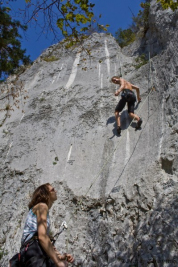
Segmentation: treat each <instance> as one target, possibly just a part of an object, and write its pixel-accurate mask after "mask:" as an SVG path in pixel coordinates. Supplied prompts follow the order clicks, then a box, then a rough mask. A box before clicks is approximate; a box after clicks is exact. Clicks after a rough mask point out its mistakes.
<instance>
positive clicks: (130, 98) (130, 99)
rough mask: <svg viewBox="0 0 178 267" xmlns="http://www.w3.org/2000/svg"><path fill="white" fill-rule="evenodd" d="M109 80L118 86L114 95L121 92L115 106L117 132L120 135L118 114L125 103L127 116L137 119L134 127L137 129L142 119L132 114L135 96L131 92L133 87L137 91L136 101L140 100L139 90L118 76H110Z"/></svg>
mask: <svg viewBox="0 0 178 267" xmlns="http://www.w3.org/2000/svg"><path fill="white" fill-rule="evenodd" d="M111 81H112V82H113V83H115V84H119V85H120V87H119V89H118V90H117V91H116V92H115V96H118V95H119V94H120V93H121V92H122V93H121V99H120V101H119V103H118V104H117V106H116V108H115V118H116V123H117V133H118V134H119V135H120V134H121V123H120V115H119V113H120V112H121V111H122V110H123V108H124V107H125V104H126V103H127V105H128V113H129V116H130V117H131V118H132V119H136V120H137V125H136V127H135V128H136V129H139V128H140V126H141V124H142V119H141V118H140V117H138V116H137V115H136V114H134V106H135V102H136V96H135V93H134V92H133V89H135V90H136V92H137V101H138V102H140V101H141V98H140V90H139V88H138V87H137V86H135V85H133V84H131V83H129V82H127V81H126V80H124V79H122V78H120V77H118V76H113V77H112V78H111Z"/></svg>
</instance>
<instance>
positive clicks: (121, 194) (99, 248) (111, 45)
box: [0, 1, 178, 267]
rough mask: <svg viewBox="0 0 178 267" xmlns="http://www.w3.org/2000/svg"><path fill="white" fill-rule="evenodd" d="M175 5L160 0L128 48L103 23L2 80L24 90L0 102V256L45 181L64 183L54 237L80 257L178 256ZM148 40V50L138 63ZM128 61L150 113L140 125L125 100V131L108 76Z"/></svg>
mask: <svg viewBox="0 0 178 267" xmlns="http://www.w3.org/2000/svg"><path fill="white" fill-rule="evenodd" d="M177 16H178V13H177V12H174V13H173V12H172V11H170V10H167V11H162V10H161V8H160V6H159V5H158V4H156V1H152V2H151V12H150V17H149V23H150V30H149V31H148V32H147V35H146V36H145V37H144V38H143V39H142V40H141V41H140V40H138V41H136V42H135V43H134V44H132V45H131V46H129V47H127V48H124V49H123V50H121V48H120V47H119V46H118V44H117V43H116V41H115V40H114V38H113V37H112V36H110V35H107V34H97V33H95V34H93V35H92V36H90V37H89V38H88V39H86V41H85V43H84V44H83V45H82V47H75V48H73V49H69V50H66V49H65V45H64V44H62V43H59V44H56V45H53V46H51V47H49V48H48V49H47V50H46V51H45V52H44V53H43V54H42V55H41V56H40V57H39V58H38V59H37V60H36V61H35V62H34V63H33V65H32V66H31V67H30V68H29V69H27V70H26V71H25V72H24V73H22V74H21V75H18V76H17V75H16V76H12V77H9V79H8V81H7V82H6V83H5V84H2V85H0V86H1V88H0V89H1V90H4V93H3V94H5V93H6V90H7V88H12V87H14V88H15V89H14V90H17V89H18V90H19V88H20V89H21V90H19V98H18V100H19V103H18V106H19V108H17V107H15V106H14V110H13V111H11V110H8V109H7V110H5V111H4V112H1V113H0V124H1V128H0V139H1V142H0V161H1V165H0V178H1V180H0V181H1V190H0V202H1V217H0V251H1V261H0V264H1V266H2V267H5V266H7V264H8V263H7V262H8V259H9V258H10V257H11V256H12V255H13V254H15V252H17V251H18V249H19V247H20V239H21V234H22V229H23V226H24V220H25V217H26V214H27V212H28V210H27V204H28V201H29V199H30V194H31V193H32V192H33V191H34V189H35V188H36V187H37V186H38V185H40V184H42V183H45V182H50V183H52V184H53V185H54V186H55V188H56V189H57V192H58V200H57V202H56V203H55V205H54V206H53V207H52V209H51V222H52V231H53V233H56V232H57V231H58V228H59V226H60V224H61V222H62V221H63V220H65V221H67V223H68V230H67V231H66V232H63V233H62V234H61V235H60V236H59V238H58V240H57V243H56V246H57V247H58V249H59V250H60V251H63V252H64V251H68V252H70V253H72V254H73V255H74V256H75V258H76V261H75V266H87V267H88V266H90V267H94V266H97V267H100V266H101V267H103V266H109V267H116V266H117V267H118V266H160V267H162V266H177V265H178V256H177V255H178V253H177V249H178V243H177V242H178V231H177V222H178V217H177V209H178V198H177V193H178V187H177V185H178V183H177V172H178V167H177V166H178V164H177V163H178V141H177V136H178V112H177V107H178V103H177V102H178V90H177V88H178V63H177V57H178V56H177V55H178V53H177V50H178V45H177V29H178V22H177ZM163 25H164V28H163ZM143 44H144V49H143V48H142V46H143ZM148 47H150V49H149V48H148ZM142 51H144V52H149V51H150V56H151V60H150V61H149V62H148V63H147V64H145V65H143V66H142V67H141V68H139V69H137V68H136V64H137V63H136V61H135V59H136V58H137V56H138V55H139V53H141V52H142ZM88 52H89V53H88ZM120 72H121V73H122V75H123V77H124V78H125V79H127V80H129V81H131V82H132V83H133V84H136V85H137V86H139V87H140V91H141V97H142V102H141V103H140V104H137V105H136V109H135V113H136V114H138V115H140V116H141V117H142V118H143V125H142V129H141V130H138V131H135V122H131V120H130V119H129V117H128V113H127V110H124V111H123V112H122V115H121V122H122V134H121V137H119V136H117V133H116V123H115V118H114V109H115V106H116V104H117V102H118V100H119V98H118V97H115V96H114V92H115V90H116V86H115V85H114V84H112V83H111V82H110V79H111V77H112V76H113V75H119V74H120ZM153 88H154V90H152V89H153ZM8 101H9V102H7V99H3V100H1V103H2V105H6V106H7V104H9V103H12V102H13V99H12V97H11V96H9V100H8ZM24 102H26V103H24Z"/></svg>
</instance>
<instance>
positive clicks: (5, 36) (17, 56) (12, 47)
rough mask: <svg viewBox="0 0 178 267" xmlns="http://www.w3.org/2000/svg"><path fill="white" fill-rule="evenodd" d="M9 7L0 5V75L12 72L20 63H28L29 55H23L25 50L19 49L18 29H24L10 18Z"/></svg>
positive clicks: (19, 36) (24, 28) (24, 27)
mask: <svg viewBox="0 0 178 267" xmlns="http://www.w3.org/2000/svg"><path fill="white" fill-rule="evenodd" d="M9 10H10V9H9V8H7V7H1V6H0V77H2V75H4V74H5V75H8V74H11V73H13V72H14V70H15V69H16V68H18V67H19V65H20V64H21V63H23V64H24V65H26V64H29V63H30V58H29V56H26V55H25V52H26V50H25V49H24V50H23V49H21V43H20V40H19V39H20V38H21V35H20V34H19V32H18V30H19V29H22V30H24V31H25V30H26V29H27V27H26V26H24V25H21V23H20V22H19V21H16V20H12V18H11V16H10V15H9V14H8V12H9Z"/></svg>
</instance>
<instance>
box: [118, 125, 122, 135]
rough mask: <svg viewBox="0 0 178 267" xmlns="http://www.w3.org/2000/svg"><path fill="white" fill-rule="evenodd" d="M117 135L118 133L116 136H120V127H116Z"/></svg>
mask: <svg viewBox="0 0 178 267" xmlns="http://www.w3.org/2000/svg"><path fill="white" fill-rule="evenodd" d="M117 133H118V135H120V134H121V127H120V126H117Z"/></svg>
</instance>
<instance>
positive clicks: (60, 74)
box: [57, 63, 64, 81]
mask: <svg viewBox="0 0 178 267" xmlns="http://www.w3.org/2000/svg"><path fill="white" fill-rule="evenodd" d="M63 66H64V64H63V63H62V66H61V68H60V72H59V74H58V76H57V81H58V80H59V78H60V76H61V71H62V69H63Z"/></svg>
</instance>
